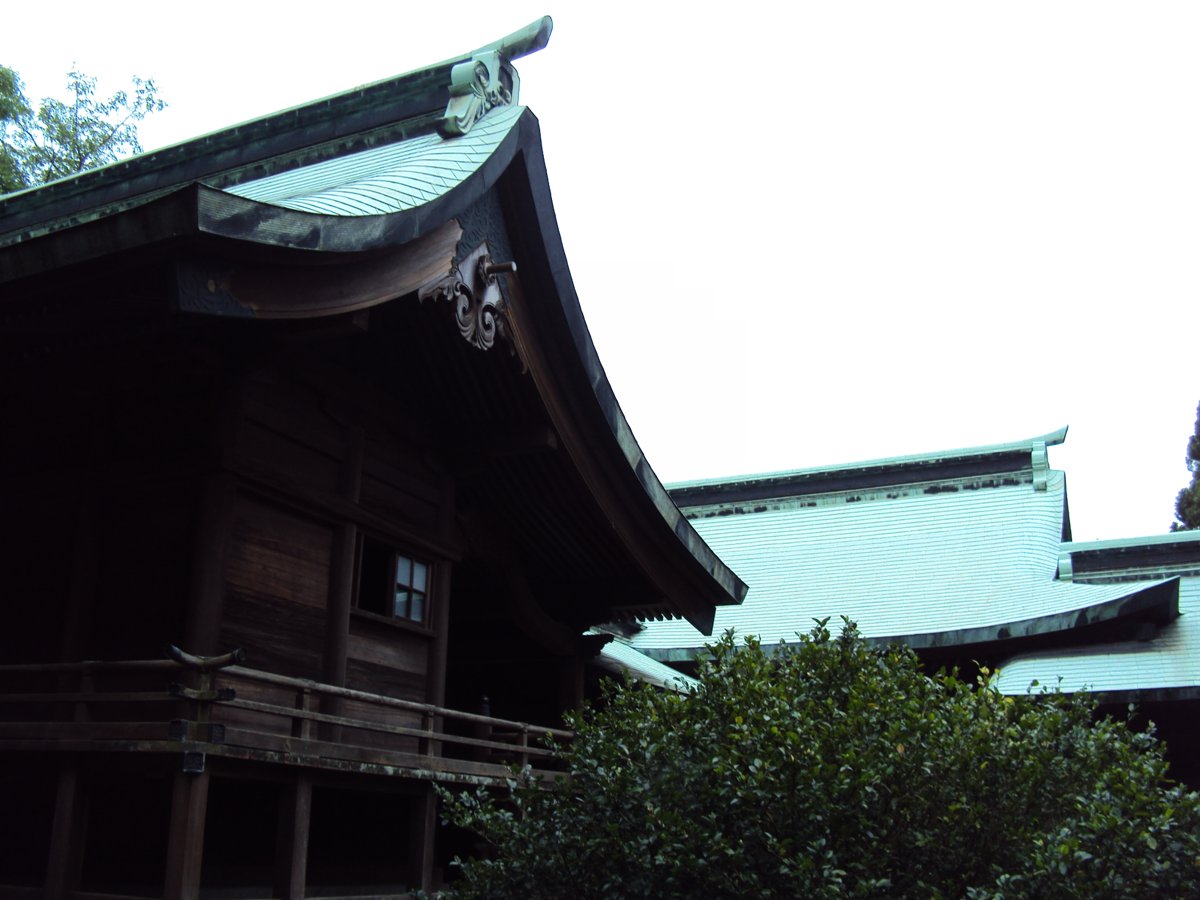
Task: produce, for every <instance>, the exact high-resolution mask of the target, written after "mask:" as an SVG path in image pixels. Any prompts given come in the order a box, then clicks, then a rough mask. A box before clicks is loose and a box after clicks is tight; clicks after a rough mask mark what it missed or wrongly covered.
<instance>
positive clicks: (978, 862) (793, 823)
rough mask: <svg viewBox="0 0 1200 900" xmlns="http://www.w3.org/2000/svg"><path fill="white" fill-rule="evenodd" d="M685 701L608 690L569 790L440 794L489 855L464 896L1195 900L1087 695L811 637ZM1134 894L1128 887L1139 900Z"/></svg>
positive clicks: (1157, 813)
mask: <svg viewBox="0 0 1200 900" xmlns="http://www.w3.org/2000/svg"><path fill="white" fill-rule="evenodd" d="M710 650H711V658H710V659H709V660H707V661H706V662H705V663H703V664H702V666H701V671H700V687H699V688H698V689H696V690H695V691H693V692H692V693H690V694H688V695H686V696H683V697H681V696H678V695H675V694H666V693H662V692H659V691H656V690H654V689H652V688H650V687H648V686H646V685H644V684H633V683H631V684H625V685H622V686H617V687H614V688H613V689H612V690H611V691H610V692H609V693H608V694H607V695H606V696H605V697H604V699H603V702H602V703H600V704H598V705H597V707H596V708H594V709H592V710H589V711H587V712H585V713H584V714H582V715H579V716H577V717H576V718H575V720H574V722H573V723H572V724H573V726H574V727H575V728H576V729H577V734H578V736H577V738H576V740H575V742H574V743H573V745H572V746H571V747H570V749H569V750H568V751H567V754H566V755H567V759H568V762H569V764H570V771H571V780H570V782H569V783H564V784H562V785H560V786H559V788H558V789H557V790H553V791H547V790H544V789H540V788H538V787H536V786H535V785H534V784H532V783H531V782H528V781H519V782H517V783H515V784H514V786H513V788H512V789H511V790H510V791H509V792H508V793H507V795H506V796H505V797H504V798H503V799H502V800H501V799H497V798H494V797H491V796H489V795H487V794H486V793H485V792H482V791H481V792H479V793H476V794H464V795H459V796H450V795H446V800H447V802H446V816H447V818H448V819H449V820H451V821H453V822H454V823H456V824H458V825H461V826H464V827H468V828H471V829H473V830H475V831H477V832H478V833H479V834H480V835H481V836H482V837H484V838H485V839H486V840H487V841H488V842H489V843H490V844H491V845H492V846H493V847H494V848H495V853H494V855H493V856H492V857H491V858H489V859H486V860H473V861H466V862H463V863H462V878H461V880H460V881H459V882H458V884H457V885H456V889H457V891H458V893H459V895H460V896H463V897H506V896H530V897H558V896H574V897H581V898H586V897H609V896H625V897H672V896H678V897H690V896H705V897H743V896H804V897H834V896H836V897H844V896H849V897H978V898H999V897H1029V896H1055V897H1059V896H1061V897H1093V896H1127V895H1130V894H1136V895H1141V896H1146V895H1153V896H1168V897H1169V896H1194V895H1196V894H1197V889H1198V888H1200V868H1198V867H1197V860H1198V859H1200V837H1198V835H1200V798H1197V796H1196V795H1194V794H1189V793H1186V792H1184V791H1182V790H1181V789H1179V788H1178V787H1174V786H1170V785H1169V784H1168V783H1167V781H1166V778H1165V775H1166V769H1165V764H1164V763H1163V760H1162V755H1161V752H1160V750H1159V748H1158V746H1157V744H1156V743H1155V742H1154V740H1153V738H1152V737H1150V736H1147V735H1139V734H1135V733H1133V732H1130V731H1129V729H1128V728H1127V726H1126V725H1125V723H1121V722H1114V721H1112V720H1108V719H1105V720H1101V721H1098V722H1097V721H1094V717H1093V709H1092V707H1091V706H1090V705H1089V704H1088V703H1087V701H1086V700H1084V699H1082V698H1068V697H1064V696H1062V695H1059V694H1055V693H1042V694H1037V695H1031V696H1026V697H1016V698H1013V697H1005V696H1003V695H1001V694H1000V693H999V692H998V691H997V690H996V689H995V686H994V675H993V674H992V673H984V674H983V675H982V677H981V678H980V679H979V680H978V682H977V683H976V684H974V685H972V684H967V683H964V682H963V681H961V680H959V679H958V678H957V676H956V675H954V674H945V673H939V674H937V675H934V676H928V675H925V674H924V673H923V672H922V671H921V669H920V666H919V664H918V661H917V659H916V657H915V656H914V654H913V653H912V652H911V651H910V650H908V649H906V648H903V647H898V646H897V647H888V648H876V647H871V646H869V645H867V643H866V642H865V641H864V640H862V638H861V637H860V636H859V634H858V631H857V629H856V628H855V626H854V625H853V623H849V622H847V623H845V626H844V627H843V628H842V630H841V632H840V633H839V634H838V635H837V636H836V637H835V636H833V635H832V634H831V632H830V630H829V628H828V627H827V623H826V622H821V623H818V626H817V627H816V628H815V629H814V630H813V631H812V632H811V633H810V634H809V635H808V636H807V637H803V638H801V639H800V640H799V642H798V643H796V644H795V645H791V646H789V647H786V648H784V649H783V650H781V651H779V652H776V653H775V654H774V655H773V656H768V655H767V654H766V653H765V652H764V651H763V650H762V648H761V647H760V646H759V644H758V642H757V641H756V640H754V639H748V640H747V641H745V642H744V643H743V644H742V645H737V644H736V643H735V641H734V639H733V636H732V635H730V634H726V635H725V636H723V637H722V638H721V639H720V640H719V641H717V642H716V643H715V644H714V645H712V647H711V648H710ZM1134 886H1137V888H1136V890H1135V888H1134Z"/></svg>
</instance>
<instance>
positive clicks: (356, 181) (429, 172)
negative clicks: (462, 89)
mask: <svg viewBox="0 0 1200 900" xmlns="http://www.w3.org/2000/svg"><path fill="white" fill-rule="evenodd" d="M523 110H524V108H523V107H520V106H505V107H500V108H497V109H494V110H492V111H491V112H490V113H489V114H488V115H486V116H484V117H483V118H482V119H481V120H480V121H479V122H478V123H476V125H475V127H474V128H472V129H471V130H470V131H469V132H468V133H467V134H465V135H462V136H461V137H456V138H454V139H453V140H446V139H445V138H443V137H442V136H441V135H439V134H437V133H432V134H424V135H420V136H419V137H414V138H411V139H409V140H406V141H400V142H398V143H395V144H387V145H384V146H382V147H372V148H371V149H369V150H361V151H359V152H357V153H350V154H347V155H345V156H339V157H336V158H334V159H329V160H325V161H323V162H319V163H315V164H313V165H310V166H304V167H303V168H299V169H291V170H288V171H285V172H279V173H276V174H274V175H268V176H266V177H264V178H256V179H254V180H252V181H247V182H243V183H241V184H238V185H234V186H232V187H229V188H227V189H226V190H227V191H228V192H229V193H231V194H236V195H237V196H239V197H245V198H246V199H247V200H256V201H258V202H260V203H268V204H270V205H272V206H278V207H282V208H284V209H294V210H299V211H302V212H310V213H319V214H322V215H330V216H371V215H387V214H389V213H397V212H403V211H405V210H409V209H414V208H416V207H418V206H423V205H425V204H427V203H429V202H431V201H433V200H436V199H437V198H438V197H441V196H442V195H444V194H446V193H448V192H449V191H450V190H452V189H453V188H455V187H458V185H460V184H462V183H463V181H465V180H466V179H467V178H468V177H469V176H470V175H473V174H474V173H475V172H476V171H478V170H479V168H480V167H481V166H482V165H483V164H484V163H485V162H487V160H488V159H489V158H491V156H492V154H493V153H495V152H496V149H497V148H498V147H499V146H500V142H501V141H502V140H503V139H504V138H505V137H507V136H508V133H509V132H510V131H512V129H513V127H514V126H515V125H516V123H517V120H518V119H519V118H520V117H521V113H522V112H523Z"/></svg>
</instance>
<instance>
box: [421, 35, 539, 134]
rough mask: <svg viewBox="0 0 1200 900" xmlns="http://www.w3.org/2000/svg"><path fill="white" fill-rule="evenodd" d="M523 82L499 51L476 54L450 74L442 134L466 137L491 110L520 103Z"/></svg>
mask: <svg viewBox="0 0 1200 900" xmlns="http://www.w3.org/2000/svg"><path fill="white" fill-rule="evenodd" d="M520 87H521V79H520V78H519V77H518V76H517V70H516V69H514V68H513V67H512V66H511V65H509V64H508V63H507V62H506V61H505V60H504V59H502V58H501V56H500V51H498V50H489V51H487V52H486V53H477V54H475V56H474V57H473V58H472V59H470V60H469V61H467V62H462V63H459V64H458V65H457V66H455V67H454V68H453V69H451V70H450V102H449V103H447V104H446V112H445V114H444V115H443V116H442V121H441V122H440V123H439V124H440V126H441V132H442V134H444V135H446V136H447V137H453V136H454V135H459V134H466V133H467V132H468V131H470V130H471V126H472V125H474V124H475V123H476V122H478V121H479V120H480V119H482V118H483V117H484V115H486V114H487V111H488V110H489V109H492V108H494V107H497V106H508V105H510V104H512V103H516V102H517V96H518V94H519V93H520Z"/></svg>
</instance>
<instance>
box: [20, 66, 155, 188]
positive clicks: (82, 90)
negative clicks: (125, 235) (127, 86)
mask: <svg viewBox="0 0 1200 900" xmlns="http://www.w3.org/2000/svg"><path fill="white" fill-rule="evenodd" d="M66 95H67V97H68V98H69V99H68V101H67V102H63V101H61V100H56V99H54V98H52V97H47V98H45V99H43V100H42V102H41V105H40V106H38V108H37V110H36V111H35V110H34V108H33V105H32V104H31V103H30V102H29V100H28V99H27V98H26V97H25V85H24V83H23V82H22V81H21V78H20V76H19V75H18V74H17V73H16V72H15V71H13V70H12V69H9V68H7V67H5V66H0V194H3V193H8V192H9V191H16V190H20V189H21V188H26V187H33V186H35V185H39V184H45V183H46V182H48V181H53V180H55V179H56V178H64V177H66V176H68V175H74V174H75V173H76V172H82V171H83V170H84V169H91V168H94V167H96V166H103V165H105V164H107V163H110V162H114V161H115V160H117V159H119V158H120V157H122V156H126V155H128V154H131V153H140V152H141V149H142V146H141V144H140V143H139V142H138V123H139V122H141V121H142V120H143V119H144V118H146V116H148V115H150V113H153V112H159V111H160V110H162V109H163V108H164V107H165V106H166V104H165V103H164V102H163V101H162V100H161V99H159V96H158V89H157V88H156V87H155V84H154V82H153V81H149V80H147V81H143V80H142V79H141V78H134V79H133V86H132V89H131V90H130V91H117V92H116V93H115V94H113V95H112V96H111V97H109V98H108V99H106V100H104V99H100V97H98V96H97V94H96V79H95V78H91V77H89V76H87V75H84V74H83V73H82V72H80V71H79V70H78V69H76V68H74V67H72V69H71V71H70V72H68V73H67V94H66Z"/></svg>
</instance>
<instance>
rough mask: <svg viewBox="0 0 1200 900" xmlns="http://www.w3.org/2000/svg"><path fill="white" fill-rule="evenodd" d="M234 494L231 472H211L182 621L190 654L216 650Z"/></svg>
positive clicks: (205, 490) (203, 498)
mask: <svg viewBox="0 0 1200 900" xmlns="http://www.w3.org/2000/svg"><path fill="white" fill-rule="evenodd" d="M235 495H236V487H235V483H234V479H233V476H232V475H228V474H224V473H221V474H216V475H210V476H209V477H208V478H207V479H206V480H205V483H204V492H203V494H202V495H201V498H200V518H199V523H198V525H197V528H196V543H195V547H194V550H193V556H192V583H191V588H190V590H189V594H188V607H187V616H186V618H185V620H184V621H185V624H184V635H183V648H184V649H185V650H187V651H188V652H190V653H198V654H201V655H212V654H215V653H217V652H218V643H219V641H220V634H221V607H222V605H223V602H224V593H225V583H224V578H225V544H226V541H227V538H228V535H229V526H230V521H231V519H232V517H233V503H234V497H235Z"/></svg>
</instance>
